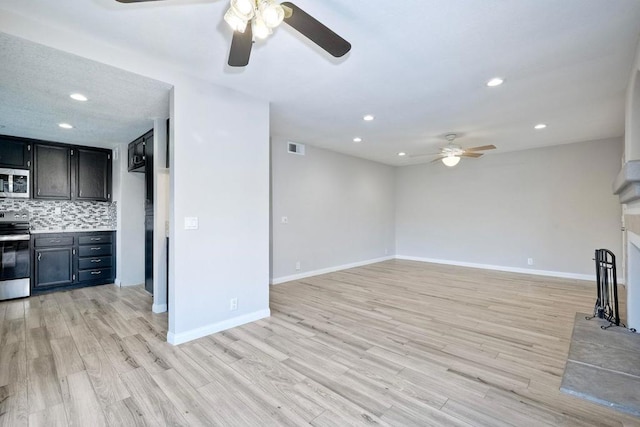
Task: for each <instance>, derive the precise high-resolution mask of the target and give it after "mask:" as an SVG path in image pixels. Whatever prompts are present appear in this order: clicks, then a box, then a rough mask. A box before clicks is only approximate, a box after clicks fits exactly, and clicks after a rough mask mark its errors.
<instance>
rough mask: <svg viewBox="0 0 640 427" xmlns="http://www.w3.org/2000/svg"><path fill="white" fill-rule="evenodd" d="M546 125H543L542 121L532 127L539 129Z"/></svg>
mask: <svg viewBox="0 0 640 427" xmlns="http://www.w3.org/2000/svg"><path fill="white" fill-rule="evenodd" d="M546 127H547V125H545V124H544V123H540V124H537V125H535V126H534V127H533V128H534V129H538V130H540V129H544V128H546Z"/></svg>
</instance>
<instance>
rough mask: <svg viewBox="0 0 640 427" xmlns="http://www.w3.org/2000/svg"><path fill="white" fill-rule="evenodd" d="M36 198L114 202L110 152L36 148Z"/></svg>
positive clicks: (34, 195) (50, 146)
mask: <svg viewBox="0 0 640 427" xmlns="http://www.w3.org/2000/svg"><path fill="white" fill-rule="evenodd" d="M33 198H34V199H49V200H51V199H53V200H86V201H89V200H92V201H102V202H106V201H110V200H111V151H110V150H103V149H97V148H88V147H74V146H68V145H57V144H56V145H54V144H35V149H34V168H33Z"/></svg>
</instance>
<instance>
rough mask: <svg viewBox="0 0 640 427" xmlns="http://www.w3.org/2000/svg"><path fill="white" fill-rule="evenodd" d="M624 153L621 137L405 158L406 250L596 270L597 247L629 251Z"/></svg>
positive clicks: (587, 273)
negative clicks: (477, 154)
mask: <svg viewBox="0 0 640 427" xmlns="http://www.w3.org/2000/svg"><path fill="white" fill-rule="evenodd" d="M621 155H622V140H621V138H618V139H612V140H603V141H592V142H584V143H579V144H570V145H561V146H556V147H551V148H543V149H535V150H527V151H518V152H512V153H499V152H495V153H491V155H487V156H485V157H484V158H482V159H478V160H470V159H463V160H462V161H461V162H460V164H459V165H458V166H457V167H454V168H446V167H445V166H444V165H442V164H439V163H437V164H430V165H418V166H410V167H404V168H400V169H399V171H398V175H397V199H396V207H397V211H396V224H397V226H396V239H397V253H398V255H400V256H403V257H415V258H423V259H433V260H442V261H453V262H456V263H469V264H476V265H477V266H494V267H498V268H505V267H506V269H509V268H511V269H514V268H515V269H523V270H525V269H534V270H537V272H538V273H540V272H542V273H544V272H550V273H565V274H566V275H567V276H569V277H571V276H573V275H577V276H583V278H587V277H591V276H593V275H594V274H595V271H594V265H593V261H592V258H593V252H594V250H595V249H597V248H608V249H610V250H612V251H613V252H614V253H616V254H619V253H620V252H621V231H620V225H621V223H620V215H621V209H620V204H619V202H618V200H617V197H616V196H614V195H613V194H612V190H611V183H612V182H613V179H614V178H615V176H616V174H617V173H618V171H619V169H620V157H621ZM528 258H533V260H534V265H532V266H530V265H528V264H527V259H528ZM516 271H517V270H516Z"/></svg>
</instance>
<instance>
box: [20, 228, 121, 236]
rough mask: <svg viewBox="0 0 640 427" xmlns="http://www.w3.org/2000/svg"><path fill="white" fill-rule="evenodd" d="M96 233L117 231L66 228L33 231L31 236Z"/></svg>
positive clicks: (112, 229)
mask: <svg viewBox="0 0 640 427" xmlns="http://www.w3.org/2000/svg"><path fill="white" fill-rule="evenodd" d="M96 231H116V230H115V229H114V228H107V227H102V228H101V227H96V228H65V229H53V230H31V231H30V233H31V234H44V233H51V234H54V233H95V232H96Z"/></svg>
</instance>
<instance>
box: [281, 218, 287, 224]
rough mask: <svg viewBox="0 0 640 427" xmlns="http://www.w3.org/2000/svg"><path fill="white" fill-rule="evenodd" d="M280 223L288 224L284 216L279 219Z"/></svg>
mask: <svg viewBox="0 0 640 427" xmlns="http://www.w3.org/2000/svg"><path fill="white" fill-rule="evenodd" d="M280 222H281V223H283V224H289V218H287V217H286V216H283V217H282V218H280Z"/></svg>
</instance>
